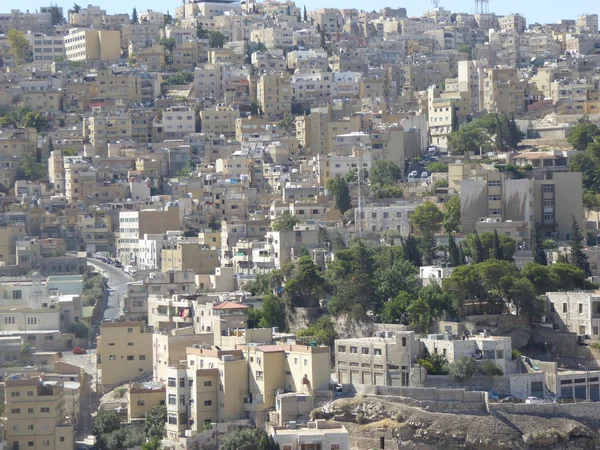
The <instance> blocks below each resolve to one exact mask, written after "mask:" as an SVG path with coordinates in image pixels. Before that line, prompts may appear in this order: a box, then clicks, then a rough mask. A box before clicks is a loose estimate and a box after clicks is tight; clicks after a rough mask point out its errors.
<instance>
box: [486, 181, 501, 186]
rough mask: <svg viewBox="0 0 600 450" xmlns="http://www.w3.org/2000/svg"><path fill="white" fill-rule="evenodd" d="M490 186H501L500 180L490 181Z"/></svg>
mask: <svg viewBox="0 0 600 450" xmlns="http://www.w3.org/2000/svg"><path fill="white" fill-rule="evenodd" d="M488 187H500V180H496V181H490V182H488Z"/></svg>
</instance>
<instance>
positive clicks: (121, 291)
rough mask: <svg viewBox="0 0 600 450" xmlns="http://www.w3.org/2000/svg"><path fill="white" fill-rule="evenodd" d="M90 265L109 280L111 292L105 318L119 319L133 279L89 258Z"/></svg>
mask: <svg viewBox="0 0 600 450" xmlns="http://www.w3.org/2000/svg"><path fill="white" fill-rule="evenodd" d="M88 264H90V265H92V266H94V267H96V268H97V269H99V270H100V271H102V272H103V273H104V275H105V276H106V277H107V278H108V288H109V289H110V292H109V295H108V302H107V305H106V309H105V310H104V318H105V319H115V318H117V317H119V315H120V314H119V313H118V312H117V311H118V310H119V309H120V310H122V309H123V302H122V300H123V297H124V296H125V294H126V293H127V283H129V282H130V281H131V280H132V279H131V277H130V276H129V275H127V274H126V273H125V272H123V270H122V269H119V268H117V267H115V266H111V265H110V264H106V263H103V262H102V261H99V260H97V259H91V258H89V259H88Z"/></svg>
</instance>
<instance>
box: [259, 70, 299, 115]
mask: <svg viewBox="0 0 600 450" xmlns="http://www.w3.org/2000/svg"><path fill="white" fill-rule="evenodd" d="M256 99H257V102H258V105H259V106H260V108H261V110H262V111H263V113H264V114H265V115H267V116H269V117H281V116H283V115H284V114H285V113H289V112H291V111H292V84H291V82H290V78H289V76H287V75H284V74H272V75H266V74H265V75H261V76H260V78H259V79H258V83H257V85H256Z"/></svg>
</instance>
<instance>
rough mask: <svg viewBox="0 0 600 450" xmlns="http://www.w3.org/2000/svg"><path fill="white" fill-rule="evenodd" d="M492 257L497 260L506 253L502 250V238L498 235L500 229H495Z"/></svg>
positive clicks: (502, 257)
mask: <svg viewBox="0 0 600 450" xmlns="http://www.w3.org/2000/svg"><path fill="white" fill-rule="evenodd" d="M492 245H493V247H492V257H493V258H494V259H497V260H501V259H504V253H503V252H502V246H501V245H500V238H499V237H498V230H494V239H493V241H492Z"/></svg>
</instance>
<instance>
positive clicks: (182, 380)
mask: <svg viewBox="0 0 600 450" xmlns="http://www.w3.org/2000/svg"><path fill="white" fill-rule="evenodd" d="M179 387H181V388H182V387H185V378H180V379H179Z"/></svg>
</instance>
